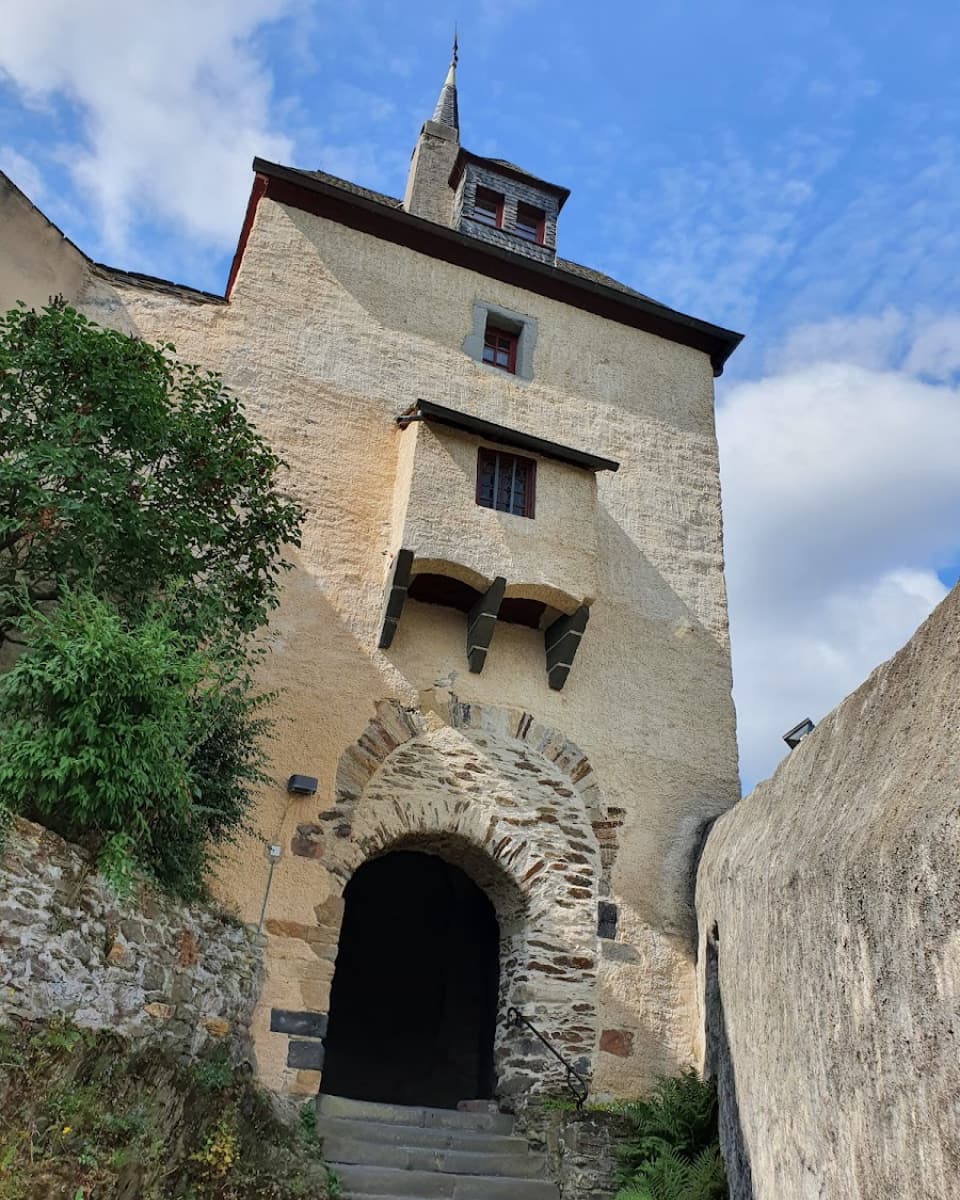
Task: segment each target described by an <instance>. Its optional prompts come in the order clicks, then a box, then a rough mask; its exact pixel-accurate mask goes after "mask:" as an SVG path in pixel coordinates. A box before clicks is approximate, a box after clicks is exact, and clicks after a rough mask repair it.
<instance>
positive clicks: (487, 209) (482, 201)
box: [473, 188, 503, 228]
mask: <svg viewBox="0 0 960 1200" xmlns="http://www.w3.org/2000/svg"><path fill="white" fill-rule="evenodd" d="M502 203H503V201H502V198H501V197H500V196H499V195H498V194H497V193H496V192H491V191H488V190H487V189H486V188H477V191H476V196H475V198H474V202H473V215H474V216H475V217H476V219H477V220H478V221H480V222H482V224H484V225H491V226H493V227H494V228H496V227H497V226H499V224H500V213H501V211H502V209H501V205H502Z"/></svg>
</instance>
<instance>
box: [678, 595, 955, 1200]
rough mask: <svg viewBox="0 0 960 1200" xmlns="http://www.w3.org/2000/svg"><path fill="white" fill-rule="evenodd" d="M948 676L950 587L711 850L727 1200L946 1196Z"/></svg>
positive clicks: (709, 989)
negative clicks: (896, 650)
mask: <svg viewBox="0 0 960 1200" xmlns="http://www.w3.org/2000/svg"><path fill="white" fill-rule="evenodd" d="M958 680H960V588H954V590H953V592H951V594H950V595H949V596H948V597H947V599H946V600H945V601H944V602H943V604H941V605H940V607H939V608H938V609H937V610H936V611H935V612H934V613H933V615H932V616H931V617H930V618H929V620H927V621H926V623H925V624H924V625H922V626H921V627H920V629H919V630H918V631H917V633H916V634H915V635H914V637H913V638H912V639H911V640H910V641H909V642H908V643H907V645H906V646H904V647H903V649H902V650H901V651H900V652H899V653H898V654H897V655H895V656H894V658H892V659H891V660H890V661H889V662H887V663H885V664H884V665H883V666H882V667H879V668H878V669H877V670H876V671H875V672H874V673H873V674H872V675H871V676H870V678H869V679H868V680H867V681H866V683H864V684H863V685H862V686H861V687H860V688H859V689H858V690H857V691H856V692H854V693H853V694H852V695H851V696H848V697H847V699H846V700H845V701H844V702H843V703H842V704H841V705H840V706H839V708H837V709H836V710H835V711H834V712H833V713H831V714H830V715H829V716H828V717H827V718H826V719H825V720H823V721H821V723H820V725H819V726H818V728H817V729H816V730H815V731H814V732H813V733H812V734H810V735H809V736H808V737H806V738H804V740H803V741H802V742H801V744H800V745H799V747H798V748H797V749H796V750H794V751H793V752H792V753H791V754H790V755H789V757H788V758H787V759H786V760H785V762H784V763H783V764H782V765H781V766H780V768H779V770H778V771H777V773H776V774H775V775H774V776H773V778H772V779H770V780H768V781H767V782H766V783H761V784H760V785H759V786H758V787H757V788H755V789H754V791H753V792H752V793H751V794H750V795H749V796H748V797H747V798H746V799H745V800H743V801H741V803H740V804H738V805H737V806H736V807H735V808H734V809H733V810H732V811H731V812H729V813H727V814H726V815H725V816H723V817H721V818H720V820H719V821H717V823H716V825H715V826H714V827H713V830H712V832H711V833H710V836H709V838H708V839H707V844H706V849H705V851H704V854H703V858H702V860H701V865H700V871H699V878H698V883H697V910H698V913H699V917H700V924H701V929H702V931H703V934H702V938H703V940H702V942H701V960H700V961H701V964H702V966H703V968H704V972H705V978H704V980H703V986H704V990H705V993H706V999H707V1034H708V1046H707V1066H708V1068H709V1069H711V1070H712V1071H713V1072H714V1073H715V1074H716V1076H717V1082H718V1086H719V1094H720V1111H721V1144H722V1146H723V1151H724V1157H725V1159H726V1162H727V1170H728V1173H729V1175H730V1195H731V1198H732V1200H880V1198H886V1197H895V1196H911V1197H917V1200H919V1198H920V1197H924V1200H947V1197H952V1196H956V1195H957V1194H958V1188H960V1184H958V1176H960V1109H958V1100H957V1098H958V1096H960V1022H958V1019H957V1014H958V1012H960V932H958V930H960V756H958V754H957V728H958V725H960V686H958Z"/></svg>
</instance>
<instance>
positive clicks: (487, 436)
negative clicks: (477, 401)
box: [397, 400, 620, 472]
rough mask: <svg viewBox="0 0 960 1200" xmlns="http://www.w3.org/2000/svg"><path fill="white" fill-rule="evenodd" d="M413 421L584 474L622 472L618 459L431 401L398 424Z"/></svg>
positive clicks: (421, 403)
mask: <svg viewBox="0 0 960 1200" xmlns="http://www.w3.org/2000/svg"><path fill="white" fill-rule="evenodd" d="M411 421H429V422H431V423H436V424H437V425H445V426H447V427H448V428H450V429H457V430H459V431H460V432H461V433H469V434H472V435H473V436H474V437H479V438H482V439H483V440H484V441H487V442H496V443H497V444H498V445H501V446H510V447H512V448H513V449H515V450H526V451H527V452H528V453H530V454H539V455H540V456H541V457H542V458H552V459H555V460H556V461H557V462H562V463H566V464H567V465H568V466H571V467H580V468H581V469H582V470H584V471H594V472H595V471H618V470H619V469H620V464H619V463H618V462H617V461H616V460H615V459H612V458H601V457H600V455H598V454H588V453H587V452H586V451H585V450H575V449H574V448H573V447H572V446H564V445H561V444H560V442H551V441H549V440H548V439H547V438H542V437H537V436H536V435H535V434H532V433H524V432H523V431H522V430H520V429H511V428H510V426H509V425H499V424H497V423H496V422H495V421H487V420H484V418H482V417H475V416H473V415H472V413H465V412H460V411H459V409H455V408H446V407H445V406H444V405H442V404H434V403H433V401H432V400H418V401H417V402H416V404H415V405H414V406H413V407H412V408H410V409H408V410H407V411H406V412H404V413H401V414H400V416H399V417H397V424H398V425H401V426H404V427H405V426H407V425H409V424H410V422H411Z"/></svg>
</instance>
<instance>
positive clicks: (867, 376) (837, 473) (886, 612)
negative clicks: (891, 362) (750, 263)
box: [718, 313, 960, 785]
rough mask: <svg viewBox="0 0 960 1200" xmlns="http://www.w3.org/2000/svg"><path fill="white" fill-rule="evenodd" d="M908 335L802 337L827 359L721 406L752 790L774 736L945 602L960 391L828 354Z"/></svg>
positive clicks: (770, 762)
mask: <svg viewBox="0 0 960 1200" xmlns="http://www.w3.org/2000/svg"><path fill="white" fill-rule="evenodd" d="M914 324H915V322H914V319H913V318H910V319H908V318H901V317H899V316H898V315H897V314H889V313H888V314H885V315H883V316H882V317H880V318H877V319H876V322H875V323H873V324H871V323H870V322H864V321H862V320H851V321H850V322H847V323H846V327H845V323H844V322H841V321H833V322H829V323H828V324H827V325H826V326H825V327H824V329H823V331H822V334H821V335H820V336H818V334H817V331H816V330H815V329H813V328H808V329H807V330H805V331H800V332H799V334H797V335H795V336H794V338H793V339H791V344H792V345H793V346H794V347H801V346H802V347H806V348H807V349H809V350H810V352H813V351H814V350H815V349H816V347H817V346H818V345H820V346H822V347H824V348H826V349H828V350H829V351H830V354H829V357H830V358H831V359H832V361H814V362H812V363H809V364H808V365H806V366H799V365H795V366H793V367H792V369H788V370H786V371H785V372H783V373H781V374H778V375H770V376H768V377H766V378H764V379H762V380H760V381H758V382H753V383H746V384H740V385H736V386H734V387H733V388H732V389H731V390H730V391H729V392H728V393H727V394H726V396H725V397H724V400H723V403H722V405H721V407H720V409H719V412H718V433H719V437H720V448H721V474H722V480H723V488H724V492H723V496H724V518H725V529H726V557H727V575H728V585H729V592H730V613H731V631H732V638H733V652H734V675H735V695H736V699H737V706H738V715H739V725H740V731H741V755H742V772H743V775H744V778H745V780H746V782H747V783H748V785H749V784H751V783H753V782H755V781H756V780H757V779H758V778H763V777H764V776H765V775H767V774H769V772H770V771H771V770H772V768H773V766H774V765H775V764H776V762H777V760H778V759H779V757H780V756H781V754H782V753H783V751H784V749H785V747H784V746H783V744H782V742H781V741H780V735H781V734H782V733H783V732H784V731H785V730H787V729H789V728H790V727H791V726H792V725H794V724H795V723H796V722H797V721H799V720H801V719H802V718H803V717H806V716H812V717H813V718H814V719H815V720H816V719H818V718H819V717H821V716H823V714H824V713H825V712H827V711H829V709H831V708H832V707H834V705H836V704H837V703H838V702H839V701H840V700H841V699H842V698H843V696H844V695H846V694H847V693H848V692H850V691H851V690H853V688H855V687H856V686H857V685H858V684H859V683H860V682H861V681H862V679H863V678H865V676H866V675H867V674H868V673H869V671H870V670H871V669H872V668H873V667H875V666H876V665H877V664H878V663H879V662H881V661H882V660H883V659H884V658H886V657H888V656H889V655H890V654H891V653H893V652H894V651H895V650H896V649H897V648H898V646H900V645H901V644H902V642H903V641H905V640H906V638H907V637H909V635H910V634H911V632H912V631H913V629H914V628H915V627H916V625H917V624H918V623H919V622H920V621H921V620H922V619H923V618H924V617H925V616H926V615H927V613H928V612H929V611H930V609H931V608H932V607H933V605H934V604H936V603H937V602H938V601H939V599H941V598H942V596H943V595H944V588H943V586H942V584H941V583H940V581H939V579H938V578H937V575H936V570H935V568H936V566H937V565H942V564H944V563H945V562H947V561H948V560H949V559H950V558H951V557H952V556H953V555H954V554H955V552H956V549H957V547H958V545H960V472H958V470H957V466H956V461H957V447H958V446H960V390H957V389H955V388H951V387H948V386H945V385H942V384H934V383H931V382H925V381H924V380H922V379H919V378H916V377H913V376H911V375H909V374H908V373H907V372H906V371H904V370H901V369H892V368H890V367H887V368H878V367H872V368H871V367H866V366H863V365H859V364H858V363H856V362H843V361H838V359H837V357H836V356H837V355H838V354H839V353H840V351H841V349H842V348H846V349H847V350H848V351H850V352H851V353H852V356H853V357H855V358H857V357H859V358H860V359H861V360H862V361H869V360H871V359H874V360H877V361H882V358H883V354H882V352H881V349H879V348H878V347H879V345H880V342H882V337H879V334H880V333H882V331H883V330H885V329H886V330H888V331H890V332H891V333H892V334H893V333H895V334H898V335H899V333H900V331H901V330H904V329H910V328H911V327H912V326H914ZM927 328H928V329H933V328H935V324H934V323H931V324H929V325H928V326H927ZM912 336H913V345H914V347H915V346H916V345H917V344H920V343H921V342H922V341H923V337H924V333H923V330H919V331H915V333H914V334H913V335H912ZM904 353H905V354H906V360H907V361H909V359H910V355H911V354H912V353H913V351H912V350H910V349H909V340H908V341H906V342H905V343H903V342H902V341H901V348H900V352H899V357H903V355H904ZM797 361H802V359H798V360H797Z"/></svg>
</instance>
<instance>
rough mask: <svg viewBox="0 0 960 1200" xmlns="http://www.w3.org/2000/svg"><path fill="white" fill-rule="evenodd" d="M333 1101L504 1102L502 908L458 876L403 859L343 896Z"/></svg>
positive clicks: (403, 855)
mask: <svg viewBox="0 0 960 1200" xmlns="http://www.w3.org/2000/svg"><path fill="white" fill-rule="evenodd" d="M344 900H345V909H344V914H343V925H342V927H341V931H340V942H339V947H338V950H337V968H336V973H335V975H334V979H333V989H332V992H331V996H330V1021H329V1026H328V1029H327V1036H326V1038H325V1043H326V1058H325V1061H324V1066H323V1085H322V1090H323V1091H324V1092H328V1093H330V1094H332V1095H335V1096H349V1097H351V1098H352V1099H355V1100H382V1101H387V1102H389V1103H392V1104H423V1105H428V1106H431V1107H438V1108H454V1107H456V1105H457V1103H458V1102H459V1101H460V1100H471V1099H478V1098H479V1099H487V1098H490V1097H492V1096H493V1090H494V1073H493V1039H494V1032H495V1028H496V1019H497V992H498V987H499V975H500V955H499V927H498V924H497V917H496V913H495V911H494V908H493V905H492V904H491V903H490V901H489V900H488V899H487V897H486V896H485V895H484V893H483V892H482V891H481V890H480V888H479V887H477V885H476V884H475V883H474V882H473V881H472V880H471V879H470V878H469V876H468V875H466V874H465V873H464V872H463V871H461V870H460V869H459V868H458V867H454V866H452V865H451V864H450V863H447V862H444V860H443V859H441V858H438V857H436V856H435V855H432V854H421V853H419V852H412V851H406V850H398V851H394V852H392V853H390V854H386V855H384V856H383V857H382V858H376V859H373V860H371V861H370V862H368V863H364V865H363V866H362V867H360V868H359V869H358V870H357V872H356V873H355V874H354V876H353V878H352V879H351V880H350V882H349V884H348V885H347V888H346V891H345V892H344Z"/></svg>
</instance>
